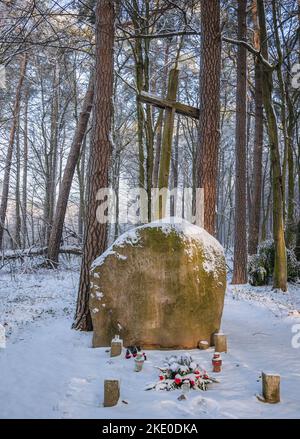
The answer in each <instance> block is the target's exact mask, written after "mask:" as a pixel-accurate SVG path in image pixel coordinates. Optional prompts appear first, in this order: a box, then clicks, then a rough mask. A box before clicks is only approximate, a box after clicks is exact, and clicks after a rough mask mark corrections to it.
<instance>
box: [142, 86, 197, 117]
mask: <svg viewBox="0 0 300 439" xmlns="http://www.w3.org/2000/svg"><path fill="white" fill-rule="evenodd" d="M138 100H139V101H140V102H144V103H145V104H152V105H154V106H155V107H158V108H163V109H165V108H170V109H172V108H174V110H175V113H177V114H182V115H183V116H189V117H192V118H193V119H199V115H200V110H199V108H196V107H192V106H190V105H187V104H181V103H180V102H175V101H172V100H168V99H164V98H160V97H158V96H155V95H152V94H151V93H147V92H145V91H142V92H141V93H140V94H139V95H138Z"/></svg>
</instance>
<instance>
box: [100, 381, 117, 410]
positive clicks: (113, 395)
mask: <svg viewBox="0 0 300 439" xmlns="http://www.w3.org/2000/svg"><path fill="white" fill-rule="evenodd" d="M119 398H120V382H119V380H105V381H104V407H113V406H115V405H117V404H118V401H119Z"/></svg>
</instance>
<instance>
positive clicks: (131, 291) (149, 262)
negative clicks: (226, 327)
mask: <svg viewBox="0 0 300 439" xmlns="http://www.w3.org/2000/svg"><path fill="white" fill-rule="evenodd" d="M91 279H92V283H91V296H90V309H91V315H92V320H93V326H94V337H93V345H94V346H107V345H109V344H110V341H111V339H112V338H113V336H114V335H115V334H120V336H121V337H122V338H123V340H124V343H125V345H131V344H139V345H142V346H143V347H144V348H148V349H149V348H167V349H177V348H178V349H181V348H196V347H197V345H198V342H199V340H207V341H208V342H209V343H210V341H211V337H212V334H213V333H214V332H216V331H218V330H219V328H220V321H221V316H222V310H223V304H224V293H225V288H226V264H225V258H224V254H223V249H222V247H221V245H220V244H219V243H218V242H217V241H216V240H215V239H214V238H213V237H211V236H210V235H209V234H208V233H207V232H205V231H204V230H203V229H200V228H199V227H196V226H193V225H192V224H190V223H188V222H186V221H181V222H180V223H179V224H177V223H176V224H172V223H166V222H163V223H162V222H157V223H150V224H148V225H145V226H142V227H138V228H136V229H134V230H132V231H130V232H128V233H125V234H124V235H122V236H121V237H120V238H119V239H118V240H117V241H116V242H115V243H114V244H113V245H112V246H111V247H110V248H109V249H108V250H107V251H106V252H105V253H104V254H103V255H101V256H100V257H99V258H98V259H97V260H96V261H95V263H94V264H93V267H92V271H91Z"/></svg>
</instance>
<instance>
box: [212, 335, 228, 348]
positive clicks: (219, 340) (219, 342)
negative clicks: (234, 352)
mask: <svg viewBox="0 0 300 439" xmlns="http://www.w3.org/2000/svg"><path fill="white" fill-rule="evenodd" d="M214 342H215V351H216V352H227V337H226V335H225V334H223V333H222V332H219V333H216V334H215V335H214Z"/></svg>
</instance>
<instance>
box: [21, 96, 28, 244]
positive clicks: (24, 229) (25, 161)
mask: <svg viewBox="0 0 300 439" xmlns="http://www.w3.org/2000/svg"><path fill="white" fill-rule="evenodd" d="M28 103H29V90H28V88H27V89H26V94H25V110H24V140H23V177H22V243H23V248H26V245H27V242H28V245H29V239H28V231H27V174H28Z"/></svg>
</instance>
